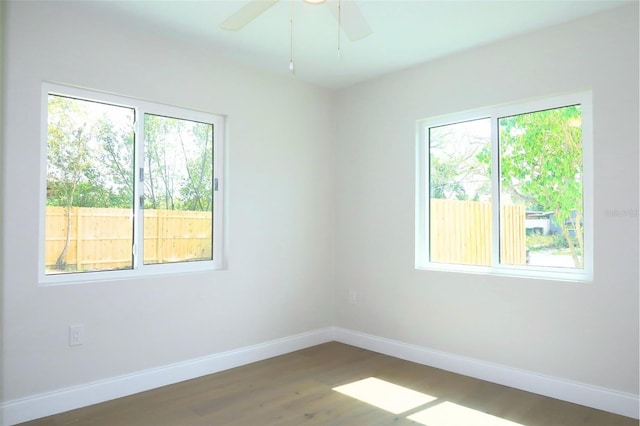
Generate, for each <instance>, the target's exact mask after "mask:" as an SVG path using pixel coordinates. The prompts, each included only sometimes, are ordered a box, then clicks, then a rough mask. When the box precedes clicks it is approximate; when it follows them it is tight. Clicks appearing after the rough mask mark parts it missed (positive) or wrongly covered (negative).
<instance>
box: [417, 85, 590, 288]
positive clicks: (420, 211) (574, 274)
mask: <svg viewBox="0 0 640 426" xmlns="http://www.w3.org/2000/svg"><path fill="white" fill-rule="evenodd" d="M578 104H579V105H581V115H582V166H583V177H582V202H583V209H584V212H583V223H584V228H583V229H584V246H585V247H584V253H583V259H584V267H583V269H574V268H561V267H551V266H530V265H507V264H500V260H499V254H500V250H499V249H500V247H499V244H500V243H499V241H500V234H499V232H500V222H499V220H500V218H499V214H495V212H500V173H494V174H493V176H491V211H492V215H491V237H492V242H491V259H492V264H491V266H476V265H461V264H447V263H435V262H431V261H430V253H429V241H430V235H429V233H430V229H429V228H430V226H429V223H430V222H429V203H430V193H429V191H430V189H429V167H430V163H431V160H430V157H429V128H432V127H437V126H443V125H450V124H455V123H459V122H464V121H471V120H478V119H483V118H489V119H490V120H491V153H492V156H491V169H492V170H499V155H496V154H498V153H499V152H500V151H499V139H498V137H499V128H498V121H499V119H501V118H504V117H509V116H513V115H518V114H527V113H533V112H537V111H542V110H548V109H555V108H561V107H565V106H570V105H578ZM593 173H594V169H593V109H592V93H591V91H583V92H577V93H570V94H564V95H559V96H551V97H545V98H541V99H534V100H527V101H523V102H517V103H512V104H504V105H499V106H495V107H486V108H481V109H477V110H471V111H466V112H460V113H453V114H446V115H441V116H436V117H432V118H427V119H421V120H418V121H417V122H416V182H415V189H416V194H415V206H416V210H415V268H416V269H420V270H434V271H446V272H461V273H471V274H484V275H497V276H512V277H523V278H537V279H550V280H558V281H572V282H591V281H592V280H593V252H594V247H593V241H594V240H593V233H594V229H593Z"/></svg>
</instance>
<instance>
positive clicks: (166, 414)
mask: <svg viewBox="0 0 640 426" xmlns="http://www.w3.org/2000/svg"><path fill="white" fill-rule="evenodd" d="M368 377H375V378H377V379H381V380H385V381H387V382H390V383H393V384H395V385H400V386H404V387H406V388H409V389H412V390H415V391H419V392H423V393H425V394H428V395H431V396H433V397H436V398H437V399H436V400H435V401H433V402H430V403H426V404H423V405H421V406H419V407H416V408H413V409H410V410H408V411H406V412H402V413H400V414H393V413H391V412H387V411H385V410H382V409H380V408H377V407H375V406H373V405H369V404H366V403H364V402H361V401H359V400H356V399H354V398H351V397H349V396H346V395H343V394H342V393H338V392H336V391H334V390H332V388H334V387H336V386H341V385H344V384H348V383H351V382H354V381H357V380H360V379H365V378H368ZM391 397H392V396H391V395H389V398H391ZM447 401H448V402H449V403H455V404H457V405H458V406H462V407H465V409H473V410H477V411H478V412H483V413H488V414H490V415H492V416H494V417H493V419H494V420H493V421H491V422H489V423H482V425H483V426H484V425H491V426H494V425H496V426H498V425H500V426H502V424H504V425H509V426H513V425H514V424H519V425H523V426H554V425H558V426H560V425H562V426H578V425H596V426H631V425H633V426H637V425H638V424H639V423H638V420H634V419H631V418H627V417H622V416H617V415H614V414H610V413H606V412H603V411H599V410H594V409H590V408H586V407H583V406H580V405H575V404H570V403H567V402H562V401H558V400H554V399H551V398H547V397H543V396H540V395H536V394H531V393H527V392H523V391H519V390H516V389H512V388H508V387H506V386H500V385H496V384H492V383H488V382H484V381H481V380H476V379H472V378H469V377H465V376H460V375H456V374H453V373H448V372H445V371H442V370H438V369H434V368H430V367H425V366H423V365H419V364H414V363H411V362H407V361H402V360H399V359H396V358H392V357H388V356H385V355H381V354H377V353H374V352H370V351H367V350H363V349H359V348H355V347H352V346H347V345H344V344H340V343H335V342H332V343H326V344H323V345H319V346H315V347H312V348H308V349H305V350H301V351H298V352H293V353H290V354H287V355H283V356H279V357H276V358H272V359H268V360H265V361H261V362H257V363H254V364H250V365H246V366H243V367H238V368H234V369H231V370H227V371H223V372H220V373H217V374H212V375H210V376H206V377H201V378H198V379H194V380H189V381H186V382H182V383H178V384H175V385H171V386H166V387H163V388H158V389H154V390H151V391H148V392H143V393H140V394H136V395H132V396H129V397H126V398H121V399H117V400H114V401H109V402H105V403H102V404H97V405H94V406H90V407H86V408H82V409H78V410H74V411H69V412H67V413H62V414H58V415H55V416H51V417H46V418H43V419H39V420H35V421H32V422H28V423H23V424H25V425H34V426H53V425H56V426H59V425H74V426H78V425H92V426H93V425H109V426H112V425H118V426H120V425H124V426H128V425H131V426H179V425H182V426H196V425H207V426H213V425H216V426H218V425H238V426H253V425H256V426H265V425H292V426H300V425H353V426H369V425H410V424H413V425H421V424H427V425H428V426H476V425H477V424H480V423H481V422H479V421H475V420H462V421H459V422H456V423H453V422H452V419H451V418H448V420H446V421H435V420H434V421H432V422H431V423H419V422H414V421H412V420H409V419H408V416H411V415H412V414H415V413H417V412H421V411H423V410H425V409H428V408H430V407H434V408H436V407H438V406H440V407H441V408H442V407H443V405H440V404H443V403H445V402H447ZM445 405H446V404H445ZM484 416H486V414H484ZM500 419H504V420H500ZM423 421H424V420H423ZM509 422H511V423H509Z"/></svg>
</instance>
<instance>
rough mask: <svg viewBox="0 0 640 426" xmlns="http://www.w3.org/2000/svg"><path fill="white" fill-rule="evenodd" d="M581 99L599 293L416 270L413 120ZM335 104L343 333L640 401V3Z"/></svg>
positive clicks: (441, 63) (402, 77)
mask: <svg viewBox="0 0 640 426" xmlns="http://www.w3.org/2000/svg"><path fill="white" fill-rule="evenodd" d="M584 89H592V90H593V102H594V105H593V109H594V129H595V134H594V141H595V142H594V145H595V146H594V157H595V194H594V199H595V208H594V209H595V211H594V216H595V228H594V232H595V279H594V281H593V283H589V284H577V283H567V282H553V281H545V280H530V279H517V278H507V277H492V276H480V275H469V274H463V273H445V272H433V271H417V270H415V269H414V180H415V174H414V170H415V167H414V165H415V139H416V135H415V122H416V120H418V119H422V118H428V117H431V116H438V115H442V114H447V113H455V112H460V111H465V110H470V109H474V108H480V107H484V106H490V105H496V104H502V103H508V102H515V101H519V100H525V99H529V98H535V97H540V96H545V95H554V94H561V93H564V92H572V91H581V90H584ZM337 101H338V102H337V105H338V114H337V116H338V117H340V121H339V122H338V139H337V140H338V144H337V146H336V149H337V156H336V160H337V162H338V163H337V171H338V173H337V184H336V191H337V195H336V199H337V214H336V221H337V232H336V250H337V263H336V271H337V272H336V273H337V289H336V294H337V308H336V309H337V312H336V325H337V326H339V327H344V328H347V329H351V330H357V331H360V332H363V333H368V334H372V335H375V336H381V337H385V338H389V339H393V340H397V341H401V342H405V343H409V344H414V345H419V346H421V347H426V348H431V349H435V350H439V351H444V352H448V353H453V354H458V355H462V356H467V357H471V358H474V359H478V360H483V361H488V362H490V363H497V364H500V365H503V366H507V367H513V368H517V369H521V370H528V371H532V372H536V373H540V374H544V375H549V376H553V377H556V378H560V379H567V380H570V381H576V382H580V383H584V384H590V385H594V386H599V387H603V388H607V389H612V390H617V391H620V392H626V393H629V394H632V395H638V373H639V372H638V357H639V353H638V333H639V329H638V323H639V318H638V254H639V253H638V114H639V111H638V7H637V5H632V6H628V7H625V8H622V9H619V10H615V11H612V12H610V13H607V14H604V15H600V16H597V17H593V18H590V19H586V20H583V21H579V22H575V23H572V24H568V25H563V26H558V27H554V28H551V29H549V30H545V31H542V32H538V33H534V34H530V35H527V36H523V37H519V38H516V39H512V40H508V41H504V42H501V43H498V44H493V45H489V46H485V47H483V48H479V49H474V50H470V51H467V52H464V53H460V54H456V55H453V56H450V57H446V58H442V59H440V60H436V61H432V62H430V63H427V64H424V65H421V66H417V67H414V68H411V69H409V70H405V71H402V72H397V73H394V74H392V75H388V76H385V77H382V78H379V79H376V80H373V81H369V82H366V83H363V84H360V85H358V86H355V87H352V88H350V89H348V90H345V91H343V92H341V93H340V94H339V97H338V99H337ZM614 209H618V210H619V212H621V213H622V214H623V215H618V216H615V215H613V214H611V212H612V211H613V210H614ZM624 214H626V216H625V215H624ZM349 289H354V290H356V291H357V292H358V299H359V303H358V304H357V305H350V304H349V303H348V296H347V295H348V290H349Z"/></svg>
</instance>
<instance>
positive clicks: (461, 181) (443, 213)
mask: <svg viewBox="0 0 640 426" xmlns="http://www.w3.org/2000/svg"><path fill="white" fill-rule="evenodd" d="M490 166H491V122H490V120H489V119H488V118H487V119H480V120H473V121H466V122H462V123H455V124H450V125H446V126H439V127H431V128H430V129H429V198H430V203H429V218H430V224H429V245H430V247H429V252H430V261H431V262H437V263H455V264H465V265H491V181H490V178H489V170H490Z"/></svg>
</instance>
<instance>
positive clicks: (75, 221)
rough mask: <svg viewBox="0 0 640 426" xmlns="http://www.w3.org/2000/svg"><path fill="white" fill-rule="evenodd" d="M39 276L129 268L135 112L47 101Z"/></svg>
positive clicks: (60, 99) (64, 99)
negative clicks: (42, 258)
mask: <svg viewBox="0 0 640 426" xmlns="http://www.w3.org/2000/svg"><path fill="white" fill-rule="evenodd" d="M47 117H48V122H47V125H48V134H47V202H46V212H45V269H46V271H45V273H46V274H58V273H69V272H89V271H104V270H113V269H130V268H132V266H133V261H132V253H131V248H132V245H133V222H132V216H133V215H132V212H133V145H134V132H133V122H134V111H133V109H131V108H124V107H120V106H115V105H108V104H104V103H98V102H92V101H87V100H81V99H74V98H69V97H63V96H58V95H49V96H48V105H47Z"/></svg>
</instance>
